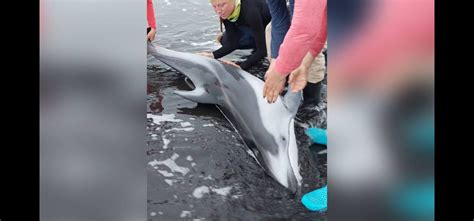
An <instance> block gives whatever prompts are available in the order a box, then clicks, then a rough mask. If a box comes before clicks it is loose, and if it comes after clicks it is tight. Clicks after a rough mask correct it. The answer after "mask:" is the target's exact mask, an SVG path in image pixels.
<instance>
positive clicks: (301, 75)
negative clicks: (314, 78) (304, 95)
mask: <svg viewBox="0 0 474 221" xmlns="http://www.w3.org/2000/svg"><path fill="white" fill-rule="evenodd" d="M308 71H309V70H308V67H307V66H305V65H300V66H299V67H298V68H297V69H296V70H294V71H292V72H291V73H290V77H289V79H288V84H289V86H290V88H291V92H293V93H296V92H298V91H301V90H303V88H304V87H306V84H307V82H308V73H309V72H308Z"/></svg>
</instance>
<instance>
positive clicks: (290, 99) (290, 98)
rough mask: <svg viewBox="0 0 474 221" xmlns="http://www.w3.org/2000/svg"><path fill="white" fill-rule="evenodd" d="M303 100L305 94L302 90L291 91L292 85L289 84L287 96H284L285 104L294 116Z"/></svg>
mask: <svg viewBox="0 0 474 221" xmlns="http://www.w3.org/2000/svg"><path fill="white" fill-rule="evenodd" d="M302 100H303V94H302V93H301V91H298V92H296V93H293V92H291V88H290V86H288V91H287V92H286V94H285V96H283V100H282V101H283V105H285V107H286V109H287V110H288V111H290V113H291V114H292V115H293V116H294V115H296V112H297V111H298V108H299V107H300V104H301V101H302Z"/></svg>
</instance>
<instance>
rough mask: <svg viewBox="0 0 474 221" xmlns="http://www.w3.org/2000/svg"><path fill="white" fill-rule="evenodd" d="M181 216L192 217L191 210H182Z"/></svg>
mask: <svg viewBox="0 0 474 221" xmlns="http://www.w3.org/2000/svg"><path fill="white" fill-rule="evenodd" d="M179 217H181V218H184V217H191V212H190V211H186V210H183V211H181V215H179Z"/></svg>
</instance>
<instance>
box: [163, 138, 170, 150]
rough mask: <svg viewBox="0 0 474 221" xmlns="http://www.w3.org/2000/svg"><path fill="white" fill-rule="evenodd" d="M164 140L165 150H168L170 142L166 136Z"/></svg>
mask: <svg viewBox="0 0 474 221" xmlns="http://www.w3.org/2000/svg"><path fill="white" fill-rule="evenodd" d="M162 139H163V149H167V148H168V144H170V140H168V139H166V138H165V136H163V137H162Z"/></svg>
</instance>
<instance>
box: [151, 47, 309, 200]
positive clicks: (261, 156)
mask: <svg viewBox="0 0 474 221" xmlns="http://www.w3.org/2000/svg"><path fill="white" fill-rule="evenodd" d="M147 51H148V53H149V54H151V55H152V56H153V57H155V58H156V59H158V60H159V61H161V62H163V63H164V64H166V65H168V66H170V67H171V68H173V69H175V70H177V71H178V72H180V73H182V74H184V75H185V76H186V77H188V78H189V79H190V80H191V81H192V83H193V84H194V86H195V88H194V89H193V90H192V91H179V90H177V91H175V92H174V93H175V94H177V95H178V96H181V97H183V98H185V99H188V100H191V101H194V102H197V103H204V104H215V105H216V106H217V107H218V109H219V110H220V111H221V112H222V114H223V115H224V116H225V117H226V118H227V120H228V121H229V122H230V123H231V124H232V126H233V127H234V128H235V129H236V130H237V132H238V134H239V135H240V137H241V138H242V140H243V142H244V144H245V145H246V146H247V147H248V148H249V149H250V150H252V152H253V153H254V155H255V158H256V160H257V162H258V164H259V165H260V166H261V167H263V168H264V170H265V172H266V173H267V174H269V175H270V176H271V177H273V178H274V179H275V180H276V181H278V182H279V183H280V184H281V185H283V186H284V187H286V188H288V189H289V190H291V191H292V192H293V193H295V192H296V191H299V190H301V180H302V177H301V175H300V169H299V165H298V149H297V144H296V137H295V129H294V117H295V115H296V112H297V110H298V107H299V104H300V102H301V101H302V94H301V92H297V93H292V92H291V91H290V90H288V92H287V93H286V94H285V96H284V97H282V96H279V98H278V99H277V101H276V102H275V103H273V104H269V103H267V101H266V99H264V98H263V94H262V91H263V84H264V82H263V81H262V80H260V79H259V78H257V77H255V76H253V75H252V74H250V73H248V72H246V71H244V70H241V69H239V68H236V67H233V66H231V65H226V64H223V63H221V62H219V61H218V60H216V59H211V58H208V57H204V56H200V55H196V54H191V53H184V52H177V51H173V50H169V49H165V48H163V47H156V46H154V45H153V43H151V42H148V45H147Z"/></svg>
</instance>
